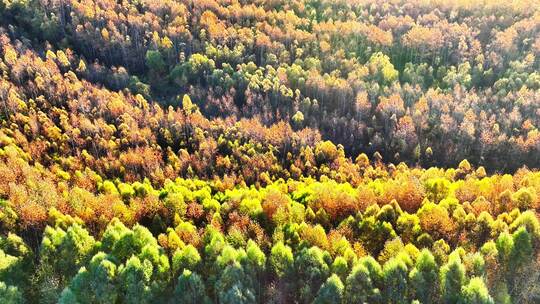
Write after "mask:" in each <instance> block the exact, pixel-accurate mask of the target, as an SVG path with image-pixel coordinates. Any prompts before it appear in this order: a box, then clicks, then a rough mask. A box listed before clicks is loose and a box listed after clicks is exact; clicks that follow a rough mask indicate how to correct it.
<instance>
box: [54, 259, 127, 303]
mask: <svg viewBox="0 0 540 304" xmlns="http://www.w3.org/2000/svg"><path fill="white" fill-rule="evenodd" d="M117 276H118V268H117V267H116V265H115V264H114V263H113V262H112V261H111V257H110V256H108V255H107V254H105V253H104V252H98V253H97V254H96V255H94V257H93V258H92V260H91V261H90V263H89V265H88V267H82V268H81V270H80V271H79V273H78V274H77V275H76V276H75V277H74V278H73V280H72V281H71V282H70V284H69V286H68V287H66V289H64V291H62V294H61V295H60V299H59V301H58V303H60V304H68V303H69V304H72V303H78V304H106V303H115V302H116V301H117V300H118V299H119V294H118V287H117V284H116V282H117V280H118V278H117Z"/></svg>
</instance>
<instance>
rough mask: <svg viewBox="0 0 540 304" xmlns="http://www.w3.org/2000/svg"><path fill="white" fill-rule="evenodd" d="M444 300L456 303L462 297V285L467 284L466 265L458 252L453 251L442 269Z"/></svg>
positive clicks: (451, 303) (452, 303)
mask: <svg viewBox="0 0 540 304" xmlns="http://www.w3.org/2000/svg"><path fill="white" fill-rule="evenodd" d="M440 279H441V290H442V300H443V303H445V304H456V303H458V302H459V300H460V299H461V287H462V286H463V285H464V284H465V279H466V277H465V266H463V264H462V263H461V259H460V257H459V254H457V252H453V253H452V254H451V255H450V257H449V259H448V263H446V264H445V265H444V266H442V267H441V270H440Z"/></svg>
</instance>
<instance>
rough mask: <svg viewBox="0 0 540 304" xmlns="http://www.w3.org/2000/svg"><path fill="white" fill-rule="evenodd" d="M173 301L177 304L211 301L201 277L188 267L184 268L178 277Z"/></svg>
mask: <svg viewBox="0 0 540 304" xmlns="http://www.w3.org/2000/svg"><path fill="white" fill-rule="evenodd" d="M173 302H174V303H177V304H197V303H201V304H210V303H212V301H211V300H210V298H208V295H207V294H206V288H205V285H204V282H203V280H202V279H201V277H200V276H199V275H198V274H197V273H194V272H191V271H190V270H188V269H184V271H183V272H182V274H181V275H180V276H179V277H178V283H177V284H176V288H175V290H174V300H173Z"/></svg>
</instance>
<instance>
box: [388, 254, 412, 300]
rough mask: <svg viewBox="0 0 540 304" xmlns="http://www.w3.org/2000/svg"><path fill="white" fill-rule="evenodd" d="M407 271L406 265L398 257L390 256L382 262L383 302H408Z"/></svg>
mask: <svg viewBox="0 0 540 304" xmlns="http://www.w3.org/2000/svg"><path fill="white" fill-rule="evenodd" d="M407 272H408V270H407V265H405V263H404V262H403V261H402V260H401V259H400V258H392V259H390V260H389V261H388V262H386V263H385V264H384V267H383V281H384V288H383V299H384V302H385V303H393V304H404V303H408V299H407V292H408V286H407V277H408V276H407Z"/></svg>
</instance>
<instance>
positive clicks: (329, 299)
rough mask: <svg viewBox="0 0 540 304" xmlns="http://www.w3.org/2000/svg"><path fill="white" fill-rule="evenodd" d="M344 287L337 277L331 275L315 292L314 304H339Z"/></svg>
mask: <svg viewBox="0 0 540 304" xmlns="http://www.w3.org/2000/svg"><path fill="white" fill-rule="evenodd" d="M343 290H344V286H343V283H342V282H341V280H340V279H339V277H338V276H337V275H335V274H333V275H331V276H330V277H329V278H328V279H327V280H326V282H324V284H323V285H322V286H321V288H320V289H319V291H318V292H317V296H316V297H315V300H314V301H313V303H314V304H331V303H340V302H341V300H342V298H343Z"/></svg>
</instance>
